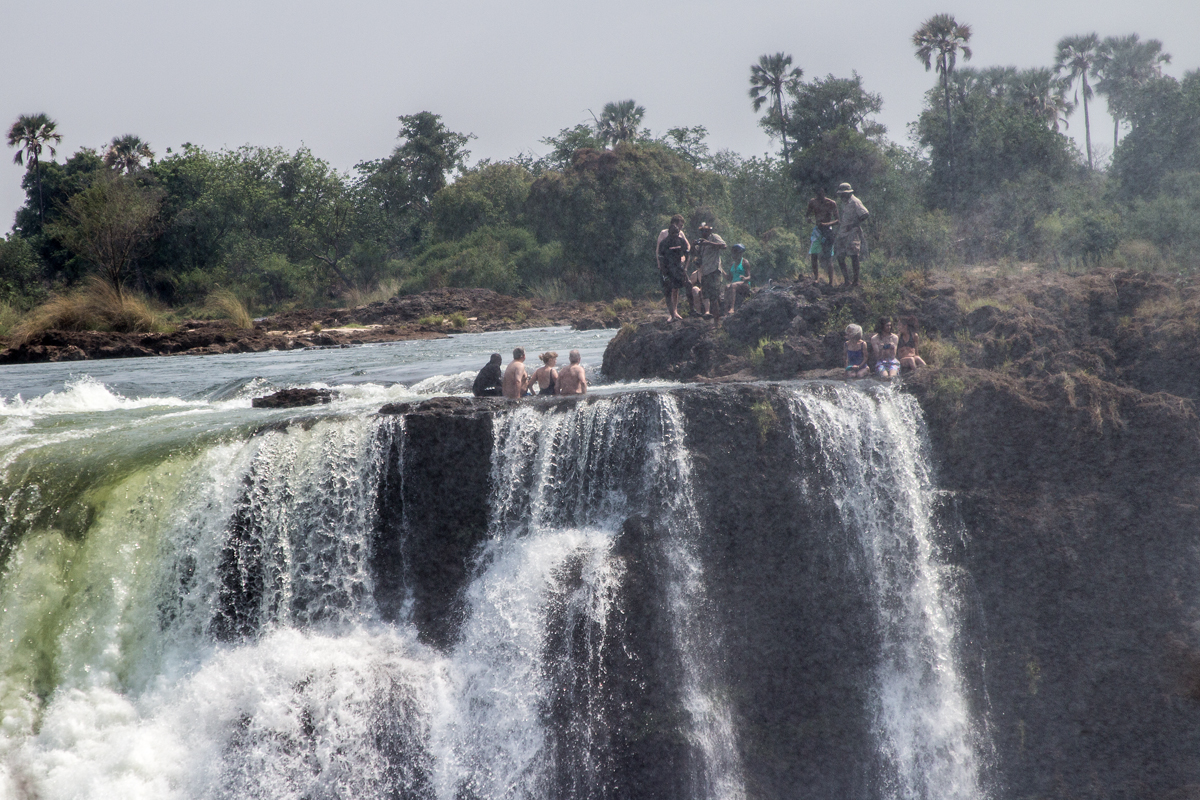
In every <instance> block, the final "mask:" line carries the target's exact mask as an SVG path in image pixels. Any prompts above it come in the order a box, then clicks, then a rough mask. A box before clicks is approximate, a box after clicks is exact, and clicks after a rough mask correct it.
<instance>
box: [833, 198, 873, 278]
mask: <svg viewBox="0 0 1200 800" xmlns="http://www.w3.org/2000/svg"><path fill="white" fill-rule="evenodd" d="M837 193H838V198H839V199H840V200H841V201H842V210H841V213H840V215H839V216H838V231H837V238H836V239H835V240H834V244H833V249H834V252H835V253H836V254H837V260H838V269H840V270H841V271H842V280H843V281H844V283H847V284H850V285H851V286H858V260H859V256H860V255H861V254H862V250H863V244H864V242H865V241H866V237H865V235H864V234H863V229H862V224H863V223H864V222H866V220H867V216H868V212H867V207H866V206H864V205H863V204H862V201H861V200H859V199H858V198H857V197H855V196H854V189H853V188H851V186H850V184H848V183H843V184H841V185H839V186H838V189H837ZM846 256H850V261H851V263H852V264H853V266H854V280H853V282H851V280H850V275H849V273H847V272H846ZM830 283H833V281H832V280H830Z"/></svg>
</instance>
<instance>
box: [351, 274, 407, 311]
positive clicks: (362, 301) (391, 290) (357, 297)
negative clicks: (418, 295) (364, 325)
mask: <svg viewBox="0 0 1200 800" xmlns="http://www.w3.org/2000/svg"><path fill="white" fill-rule="evenodd" d="M403 285H404V284H403V281H400V280H399V279H397V278H387V279H385V280H382V281H380V282H379V285H378V286H376V287H375V288H374V289H372V290H370V291H364V290H363V289H359V288H358V287H357V286H354V287H351V288H349V289H347V290H346V291H344V292H342V301H343V302H344V303H345V304H346V306H347V307H349V308H358V307H359V306H366V305H370V304H371V303H386V302H387V301H388V300H391V299H392V298H393V297H395V296H396V295H398V294H400V290H401V289H402V288H403Z"/></svg>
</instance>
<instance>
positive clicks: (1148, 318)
mask: <svg viewBox="0 0 1200 800" xmlns="http://www.w3.org/2000/svg"><path fill="white" fill-rule="evenodd" d="M1133 321H1134V322H1143V323H1149V324H1151V325H1153V326H1154V329H1155V330H1157V331H1160V332H1161V333H1164V334H1168V335H1170V336H1194V335H1195V334H1196V333H1197V332H1198V331H1200V301H1198V300H1197V298H1195V297H1192V298H1189V299H1186V300H1185V299H1184V298H1182V297H1180V296H1179V295H1175V294H1172V295H1167V296H1165V297H1161V298H1159V299H1157V300H1146V301H1145V302H1143V303H1142V304H1141V305H1139V306H1138V307H1137V309H1136V310H1135V311H1134V312H1133Z"/></svg>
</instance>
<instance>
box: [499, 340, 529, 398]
mask: <svg viewBox="0 0 1200 800" xmlns="http://www.w3.org/2000/svg"><path fill="white" fill-rule="evenodd" d="M532 384H533V376H532V375H530V374H529V373H528V372H526V371H525V348H524V347H517V348H515V349H514V350H513V360H512V361H510V362H508V366H507V367H506V368H505V370H504V396H505V397H507V398H508V399H509V400H520V399H521V397H522V396H523V395H524V394H525V392H526V391H527V390H528V389H529V387H530V385H532Z"/></svg>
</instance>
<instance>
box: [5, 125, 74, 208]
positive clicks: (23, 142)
mask: <svg viewBox="0 0 1200 800" xmlns="http://www.w3.org/2000/svg"><path fill="white" fill-rule="evenodd" d="M57 127H58V123H57V122H55V121H54V120H52V119H50V117H48V116H46V115H45V114H22V115H21V116H19V117H17V121H16V122H14V123H13V124H12V127H11V128H9V129H8V146H9V147H16V148H18V149H17V154H16V156H14V157H13V163H14V164H23V163H24V162H25V159H26V158H28V159H29V166H28V169H31V170H33V178H34V181H35V182H36V183H37V189H38V219H39V220H40V221H41V222H45V221H46V208H45V203H44V202H43V201H42V162H41V156H42V148H43V147H45V148H48V149H49V150H50V157H51V158H54V155H55V150H54V145H52V144H50V143H51V142H54V144H58V143H59V142H61V141H62V134H61V133H59V132H58V131H57V130H56V128H57Z"/></svg>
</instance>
